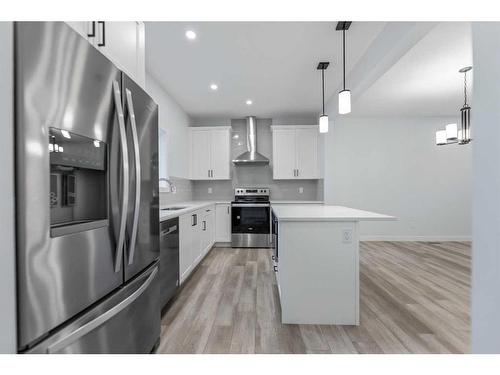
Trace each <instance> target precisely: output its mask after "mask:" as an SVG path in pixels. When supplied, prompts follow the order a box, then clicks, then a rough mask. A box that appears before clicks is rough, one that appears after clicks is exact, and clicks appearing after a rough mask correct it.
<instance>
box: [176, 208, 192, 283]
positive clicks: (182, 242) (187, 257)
mask: <svg viewBox="0 0 500 375" xmlns="http://www.w3.org/2000/svg"><path fill="white" fill-rule="evenodd" d="M193 221H194V218H193V216H192V215H191V214H186V215H182V216H181V217H179V277H180V282H181V283H182V282H183V281H184V280H185V279H186V277H187V276H188V275H189V273H190V272H191V269H192V265H193V263H194V259H193V257H192V250H191V249H192V248H193V246H194V241H193V240H194V234H195V230H194V223H193Z"/></svg>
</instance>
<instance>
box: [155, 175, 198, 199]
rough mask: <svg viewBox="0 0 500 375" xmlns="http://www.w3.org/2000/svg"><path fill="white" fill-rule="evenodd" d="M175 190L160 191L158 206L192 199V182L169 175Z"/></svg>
mask: <svg viewBox="0 0 500 375" xmlns="http://www.w3.org/2000/svg"><path fill="white" fill-rule="evenodd" d="M170 181H171V182H172V184H173V185H174V186H175V192H168V193H167V192H160V206H166V205H169V204H173V203H179V202H189V201H192V200H193V182H192V181H191V180H188V179H186V178H179V177H170Z"/></svg>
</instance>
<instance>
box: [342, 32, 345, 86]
mask: <svg viewBox="0 0 500 375" xmlns="http://www.w3.org/2000/svg"><path fill="white" fill-rule="evenodd" d="M342 55H343V59H344V64H343V73H344V91H345V30H342Z"/></svg>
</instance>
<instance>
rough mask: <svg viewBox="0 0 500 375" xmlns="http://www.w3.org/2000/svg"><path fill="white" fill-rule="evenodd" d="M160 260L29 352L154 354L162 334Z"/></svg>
mask: <svg viewBox="0 0 500 375" xmlns="http://www.w3.org/2000/svg"><path fill="white" fill-rule="evenodd" d="M158 271H159V265H158V262H157V263H155V264H154V265H152V266H151V267H150V268H148V269H147V270H146V271H144V272H143V273H142V274H141V275H139V276H138V277H137V278H135V279H134V280H132V281H131V282H130V283H128V284H126V285H125V286H124V287H123V288H120V289H119V290H118V291H117V292H115V293H114V294H112V295H111V296H109V297H107V298H106V299H105V300H104V301H102V302H101V303H100V304H98V305H97V306H95V307H93V308H91V309H90V310H89V311H88V312H86V313H85V314H84V315H83V316H80V317H78V318H76V319H75V320H74V321H71V322H69V323H68V324H67V325H66V326H65V327H63V328H62V329H61V330H59V331H57V332H56V333H54V334H53V335H52V336H50V337H49V338H48V339H46V340H44V341H42V342H41V343H40V344H38V345H37V346H35V347H34V348H32V349H30V350H28V351H27V352H26V353H30V354H31V353H47V354H52V353H61V354H62V353H73V354H87V353H88V354H99V353H137V354H142V353H150V352H151V350H152V349H153V347H154V346H155V344H156V342H157V340H158V339H159V337H160V306H159V301H158V296H159V288H158Z"/></svg>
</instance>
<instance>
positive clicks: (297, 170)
mask: <svg viewBox="0 0 500 375" xmlns="http://www.w3.org/2000/svg"><path fill="white" fill-rule="evenodd" d="M297 177H299V170H298V169H297Z"/></svg>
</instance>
